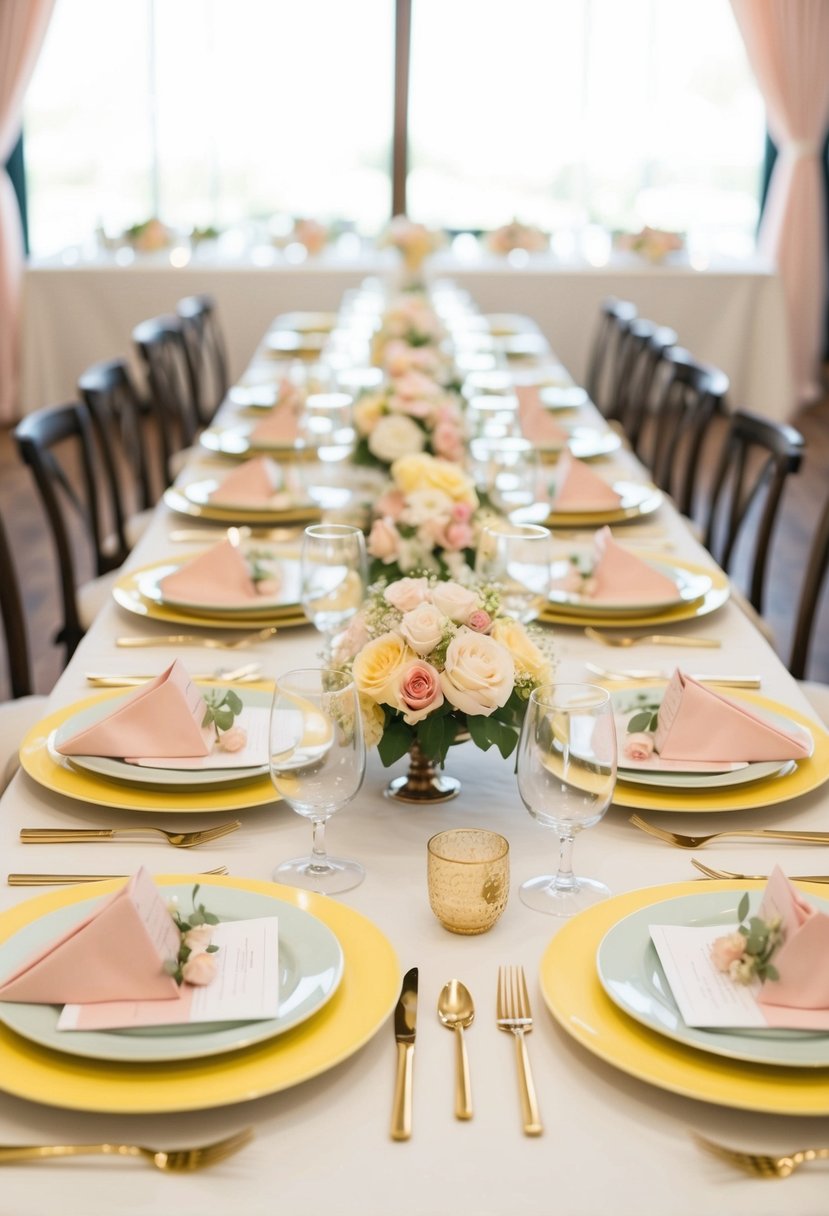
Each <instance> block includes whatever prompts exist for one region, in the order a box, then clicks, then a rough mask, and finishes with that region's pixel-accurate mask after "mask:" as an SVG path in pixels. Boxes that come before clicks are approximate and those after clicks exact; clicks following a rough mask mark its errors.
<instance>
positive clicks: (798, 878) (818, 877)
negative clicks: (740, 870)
mask: <svg viewBox="0 0 829 1216" xmlns="http://www.w3.org/2000/svg"><path fill="white" fill-rule="evenodd" d="M691 865H692V866H694V867H695V868H696V869H697V870H699V872H700V873H701V874H704V875H705V877H706V878H735V879H739V880H740V881H741V882H761V881H762V882H765V881H766V879H767V878H768V874H736V873H735V872H734V871H733V870H714V869H712V868H711V866H704V865H703V864H702V862H701V861H697V859H696V857H692V858H691ZM787 877H789V878H790V879H792V881H793V882H829V874H789V875H788V876H787Z"/></svg>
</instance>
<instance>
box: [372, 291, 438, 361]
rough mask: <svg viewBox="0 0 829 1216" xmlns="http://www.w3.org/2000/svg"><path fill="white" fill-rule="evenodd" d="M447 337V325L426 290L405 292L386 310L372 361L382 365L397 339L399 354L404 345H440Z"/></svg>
mask: <svg viewBox="0 0 829 1216" xmlns="http://www.w3.org/2000/svg"><path fill="white" fill-rule="evenodd" d="M446 338H447V333H446V328H445V326H444V324H443V322H442V321H441V319H440V317H439V316H438V314H437V312H436V311H435V309H434V308H433V307H432V303H431V301H430V299H429V297H428V295H427V294H426V293H425V292H423V291H410V292H404V293H403V294H402V295H399V296H397V297H395V299H393V300H392V301H391V303H390V304H389V305H388V307H387V308H386V309H385V310H384V312H383V316H382V318H381V320H380V325H379V328H378V329H377V332H376V333H375V335H374V337H373V339H372V344H371V355H372V360H373V362H374V363H375V364H376V365H377V366H378V367H382V366H383V364H384V361H385V357H386V347H387V345H388V344H389V343H390V342H397V347H396V350H397V352H398V356H399V354H400V352H401V347H402V345H405V346H410V347H415V348H418V347H423V346H428V347H433V348H438V347H440V346H441V344H442V343H444V342H445V341H446Z"/></svg>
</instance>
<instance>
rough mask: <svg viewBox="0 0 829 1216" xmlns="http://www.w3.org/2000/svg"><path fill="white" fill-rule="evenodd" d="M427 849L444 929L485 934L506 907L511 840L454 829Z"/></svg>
mask: <svg viewBox="0 0 829 1216" xmlns="http://www.w3.org/2000/svg"><path fill="white" fill-rule="evenodd" d="M426 847H427V877H428V885H429V903H430V905H431V908H432V911H433V912H434V914H435V916H436V917H437V918H438V920H439V921H440V923H441V924H442V925H443V927H444V929H448V930H449V931H450V932H451V933H466V934H472V933H486V931H487V929H491V928H492V926H493V925H494V924H495V922H496V920H497V919H498V917H499V916H500V915H501V913H502V912H503V910H504V908H505V907H506V906H507V898H508V896H509V842H508V841H507V840H505V839H504V837H503V836H499V835H498V833H497V832H488V831H486V830H485V829H484V828H453V829H451V830H450V831H447V832H438V834H437V836H433V837H432V838H431V840H430V841H429V843H428V845H427V846H426Z"/></svg>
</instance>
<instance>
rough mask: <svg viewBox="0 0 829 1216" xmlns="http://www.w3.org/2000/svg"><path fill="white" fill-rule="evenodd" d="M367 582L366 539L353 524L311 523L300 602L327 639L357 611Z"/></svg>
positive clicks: (328, 652)
mask: <svg viewBox="0 0 829 1216" xmlns="http://www.w3.org/2000/svg"><path fill="white" fill-rule="evenodd" d="M367 581H368V565H367V561H366V542H365V537H364V536H363V533H362V530H361V529H360V528H355V527H353V526H352V525H351V524H312V525H311V526H310V527H308V528H306V529H305V534H304V536H303V539H302V554H301V573H300V582H301V591H300V602H301V603H302V609H303V611H304V613H305V615H306V616H307V617H308V620H309V621H310V622H311V624H312V625H313V626H314V628H315V629H318V630H319V631H320V633H322V634H323V636H324V637H325V639H326V656H327V657H329V656H330V655H331V651H332V649H333V645H334V639H335V637H336V636H337V634H338V633H340V632H342V630H343V629H345V627H346V625H347V624H348V622H349V621H350V620H351V618H352V617H353V616H354V615H355V614H356V613H357V611H358V610H359V608H360V605H361V604H362V602H363V598H364V596H365V589H366V583H367Z"/></svg>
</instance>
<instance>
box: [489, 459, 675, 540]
mask: <svg viewBox="0 0 829 1216" xmlns="http://www.w3.org/2000/svg"><path fill="white" fill-rule="evenodd" d="M661 504H662V491H661V490H659V489H657V488H656V486H654V485H649V484H647V483H645V482H639V481H629V480H627V479H625V478H618V479H616V480H614V481H613V482H612V484H611V483H610V482H609V481H606V480H605V479H604V478H603V477H601V476H600V475H599V474H598V473H595V472H594V471H593V470H592V469H591V468H590V467H589V466H588V465H587V464H585V463H584V461H582V460H579V459H578V458H577V457H576V456H574V455H573V454H572V453H571V452H569V451H566V452H563V453H562V455H561V457H560V458H559V460H558V463H557V465H556V468H555V472H554V473H553V474H552V475H551V477H550V479H549V486H548V488H547V490H546V491H545V493H544V494H543V495H541V496H540V497H539V498H538V499H537V500H536V501H535V502H533V503H531V504H529V505H526V506H518V507H517V508H516V509H515V510H514V511H513V512H512V514H513V516H514V518H515V519H516V520H517V521H519V522H522V523H536V524H543V525H544V526H545V527H549V528H574V529H577V528H581V529H583V528H586V527H600V526H601V525H603V524H622V523H629V522H631V521H635V520H638V519H640V518H642V517H644V516H648V515H651V514H653V512H654V511H656V510H658V508H659V507H660V506H661Z"/></svg>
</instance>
